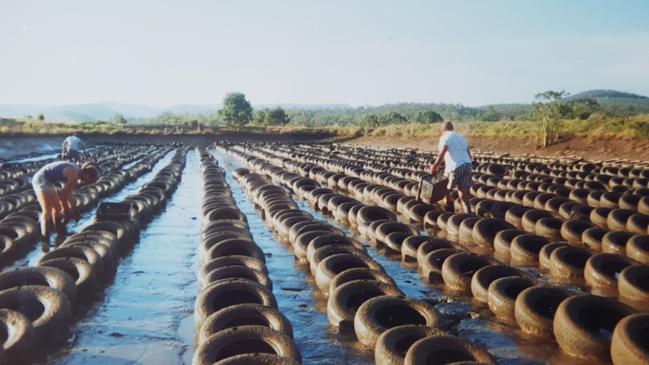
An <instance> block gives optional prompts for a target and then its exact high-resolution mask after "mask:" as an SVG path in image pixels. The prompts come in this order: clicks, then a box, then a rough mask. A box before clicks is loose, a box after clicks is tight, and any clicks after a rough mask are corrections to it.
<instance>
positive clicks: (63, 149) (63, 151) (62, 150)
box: [61, 138, 68, 154]
mask: <svg viewBox="0 0 649 365" xmlns="http://www.w3.org/2000/svg"><path fill="white" fill-rule="evenodd" d="M67 148H68V139H67V138H66V139H64V140H63V144H62V145H61V154H65V152H66V150H67Z"/></svg>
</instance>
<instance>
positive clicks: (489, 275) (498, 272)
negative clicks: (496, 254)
mask: <svg viewBox="0 0 649 365" xmlns="http://www.w3.org/2000/svg"><path fill="white" fill-rule="evenodd" d="M508 276H517V277H522V276H525V274H524V273H523V272H522V271H520V270H517V269H515V268H513V267H511V266H509V265H499V264H496V265H488V266H485V267H483V268H481V269H480V270H478V271H476V272H475V275H473V277H472V278H471V294H472V295H473V299H475V300H477V301H479V302H482V303H487V299H488V298H487V297H488V290H489V285H490V284H491V283H492V282H493V281H495V280H497V279H500V278H504V277H508Z"/></svg>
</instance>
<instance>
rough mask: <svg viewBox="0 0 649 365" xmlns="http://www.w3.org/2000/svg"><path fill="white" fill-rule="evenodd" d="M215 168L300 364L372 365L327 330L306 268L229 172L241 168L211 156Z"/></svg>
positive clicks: (348, 339)
mask: <svg viewBox="0 0 649 365" xmlns="http://www.w3.org/2000/svg"><path fill="white" fill-rule="evenodd" d="M215 157H216V158H217V159H218V161H219V165H220V166H222V167H223V168H225V171H226V173H227V181H228V183H229V184H230V187H231V188H232V193H233V194H234V197H235V199H236V201H237V205H238V207H239V209H240V210H241V211H242V212H243V213H244V214H246V216H247V217H248V224H249V225H250V230H251V232H252V234H253V236H254V238H255V242H256V243H257V244H258V245H259V247H261V249H262V250H263V251H264V252H265V253H266V255H267V256H268V257H266V264H267V266H268V272H269V275H270V278H271V280H272V281H273V294H274V295H275V298H276V299H277V305H278V307H279V310H280V311H281V312H282V313H284V314H285V315H286V317H287V318H288V319H289V321H290V322H291V324H292V325H293V332H294V334H293V335H294V339H295V343H296V344H297V346H298V348H299V349H300V352H301V353H302V360H303V363H304V364H359V365H363V364H372V363H373V358H374V354H373V353H369V352H364V351H362V349H359V348H356V347H355V345H356V341H354V340H353V335H352V336H350V335H338V334H336V333H335V332H334V330H333V328H331V329H330V328H329V327H328V321H327V315H326V308H327V306H326V305H327V303H326V300H325V298H324V297H323V296H322V295H321V294H320V292H319V290H318V289H317V287H316V286H315V282H314V281H313V280H311V279H310V278H309V276H308V275H307V274H306V271H308V267H307V266H305V265H298V264H296V262H295V260H294V258H293V255H292V254H291V253H290V252H289V251H288V248H287V247H286V246H285V245H283V244H281V243H278V242H277V241H276V240H275V238H274V237H273V234H272V233H271V231H270V230H269V229H268V227H267V226H266V224H265V223H264V221H263V220H262V219H261V218H260V216H259V215H258V213H257V212H256V211H255V208H254V206H253V204H252V203H251V202H250V201H249V200H248V198H247V197H246V195H245V194H244V192H243V190H242V189H241V186H240V185H239V184H238V183H237V182H236V181H235V180H234V179H233V178H232V172H233V171H234V170H236V169H237V168H239V167H243V164H242V163H241V161H240V160H239V159H235V158H233V157H232V156H231V155H226V156H224V155H223V154H221V153H220V152H216V153H215Z"/></svg>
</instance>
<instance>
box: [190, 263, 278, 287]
mask: <svg viewBox="0 0 649 365" xmlns="http://www.w3.org/2000/svg"><path fill="white" fill-rule="evenodd" d="M225 279H248V280H252V281H254V282H256V283H259V284H261V285H263V286H265V287H267V288H268V289H270V290H273V283H272V282H271V281H270V278H269V277H268V275H267V274H265V273H264V272H262V271H259V270H256V269H253V268H250V267H245V266H236V265H233V266H223V267H220V268H216V269H214V270H212V271H210V272H209V273H208V274H207V275H206V276H205V279H204V281H203V286H209V285H211V284H213V283H215V282H217V281H219V280H225Z"/></svg>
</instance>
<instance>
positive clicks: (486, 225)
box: [473, 218, 513, 248]
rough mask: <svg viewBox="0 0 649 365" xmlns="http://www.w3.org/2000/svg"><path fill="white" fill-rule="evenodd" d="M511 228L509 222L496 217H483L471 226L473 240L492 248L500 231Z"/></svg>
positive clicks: (477, 243)
mask: <svg viewBox="0 0 649 365" xmlns="http://www.w3.org/2000/svg"><path fill="white" fill-rule="evenodd" d="M511 228H513V227H512V226H511V225H510V224H509V223H506V222H505V221H501V220H498V219H489V218H484V219H481V220H479V221H478V222H477V223H476V224H475V225H474V226H473V242H474V243H475V244H476V245H478V246H481V247H489V248H492V247H493V246H494V240H495V238H496V235H497V234H498V232H500V231H504V230H506V229H511Z"/></svg>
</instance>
